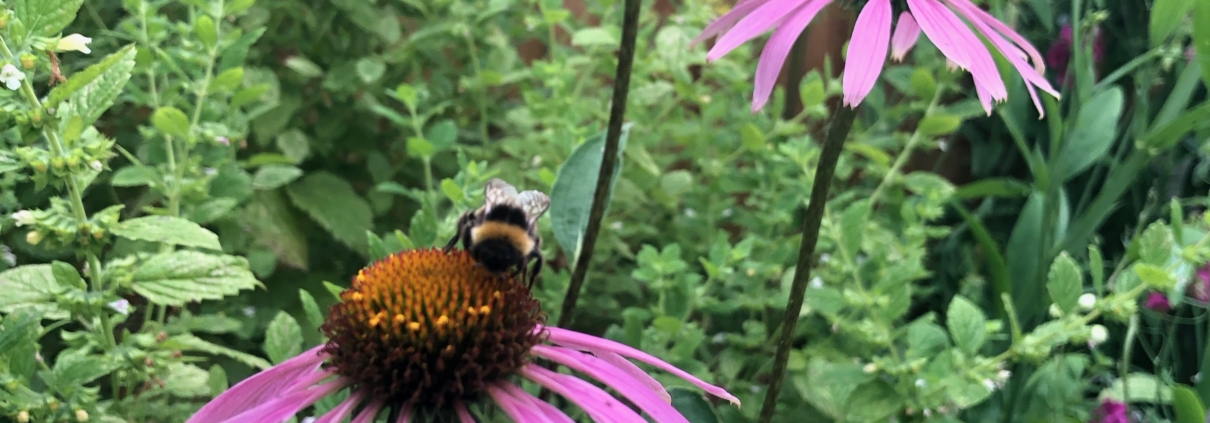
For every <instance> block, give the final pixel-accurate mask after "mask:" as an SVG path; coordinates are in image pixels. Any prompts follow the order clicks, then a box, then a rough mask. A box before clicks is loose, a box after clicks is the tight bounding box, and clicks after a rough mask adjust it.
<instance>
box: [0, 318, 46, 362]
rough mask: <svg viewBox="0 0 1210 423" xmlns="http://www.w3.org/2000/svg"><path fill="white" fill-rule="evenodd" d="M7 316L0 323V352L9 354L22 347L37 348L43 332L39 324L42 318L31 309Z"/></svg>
mask: <svg viewBox="0 0 1210 423" xmlns="http://www.w3.org/2000/svg"><path fill="white" fill-rule="evenodd" d="M5 314H6V315H5V316H4V320H3V321H0V351H4V352H6V353H7V352H9V351H16V350H17V348H20V347H32V348H37V343H38V338H39V337H40V336H41V332H42V326H41V325H39V324H38V320H39V319H41V316H39V315H38V313H36V312H32V311H31V310H30V309H22V310H17V311H14V312H11V313H10V312H5ZM7 355H8V354H5V356H7Z"/></svg>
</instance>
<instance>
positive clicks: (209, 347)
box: [159, 333, 272, 369]
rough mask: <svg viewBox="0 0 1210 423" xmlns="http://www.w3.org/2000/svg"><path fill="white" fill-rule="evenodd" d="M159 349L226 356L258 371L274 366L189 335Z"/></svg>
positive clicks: (175, 337)
mask: <svg viewBox="0 0 1210 423" xmlns="http://www.w3.org/2000/svg"><path fill="white" fill-rule="evenodd" d="M159 347H160V348H164V349H169V350H173V349H176V350H182V351H200V352H204V353H208V354H213V355H221V356H226V357H230V358H233V359H235V360H236V361H239V362H241V363H244V364H247V365H248V366H249V367H253V368H257V369H267V368H269V367H271V366H272V364H270V363H269V362H268V361H265V359H263V358H260V357H257V356H254V355H252V354H248V353H245V352H242V351H238V350H234V349H231V348H227V347H224V346H222V345H217V344H213V343H211V342H209V341H206V340H204V339H202V338H198V337H196V336H193V334H188V333H186V334H183V335H176V336H173V337H171V338H168V339H166V340H164V342H162V343H160V345H159Z"/></svg>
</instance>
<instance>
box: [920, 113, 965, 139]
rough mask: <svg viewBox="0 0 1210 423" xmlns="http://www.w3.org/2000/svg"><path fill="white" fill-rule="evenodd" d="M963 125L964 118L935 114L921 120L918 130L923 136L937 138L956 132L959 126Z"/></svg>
mask: <svg viewBox="0 0 1210 423" xmlns="http://www.w3.org/2000/svg"><path fill="white" fill-rule="evenodd" d="M961 124H962V118H960V117H958V116H954V115H946V114H933V115H928V116H925V117H924V119H921V120H920V125H919V126H918V127H917V128H916V130H917V131H920V133H921V134H924V135H926V136H930V137H936V136H941V135H945V134H948V133H950V132H954V130H956V129H958V125H961Z"/></svg>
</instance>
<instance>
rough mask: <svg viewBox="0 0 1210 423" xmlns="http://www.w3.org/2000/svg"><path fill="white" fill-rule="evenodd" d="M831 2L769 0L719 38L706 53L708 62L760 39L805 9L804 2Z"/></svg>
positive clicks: (816, 0)
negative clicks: (752, 40)
mask: <svg viewBox="0 0 1210 423" xmlns="http://www.w3.org/2000/svg"><path fill="white" fill-rule="evenodd" d="M804 1H809V2H812V3H814V2H818V1H830V0H769V1H767V2H765V3H764V4H761V5H760V6H758V7H757V8H756V9H755V10H753V11H752V13H749V14H748V15H747V16H744V18H743V19H740V21H739V22H738V23H736V24H735V26H734V27H732V28H731V30H729V31H727V33H726V34H723V36H722V37H719V38H718V42H717V43H715V44H714V47H712V48H710V51H709V52H707V53H706V60H710V61H714V60H718V59H719V58H720V57H723V56H725V55H726V54H727V53H730V52H731V50H735V48H736V47H739V46H740V45H741V44H743V43H746V42H748V41H749V40H751V39H753V38H756V37H759V36H760V35H761V34H764V33H765V31H768V30H769V29H771V28H773V27H775V26H778V24H780V23H781V22H782V21H783V20H786V18H787V17H788V16H790V15H791V14H793V13H794V12H795V11H796V10H798V9H799V8H801V7H803V2H804Z"/></svg>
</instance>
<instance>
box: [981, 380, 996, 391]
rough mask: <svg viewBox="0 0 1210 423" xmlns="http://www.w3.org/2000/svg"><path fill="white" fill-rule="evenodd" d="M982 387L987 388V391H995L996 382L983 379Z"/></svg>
mask: <svg viewBox="0 0 1210 423" xmlns="http://www.w3.org/2000/svg"><path fill="white" fill-rule="evenodd" d="M983 387H984V388H987V390H989V391H995V390H996V387H997V385H996V382H992V380H991V379H983Z"/></svg>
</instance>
